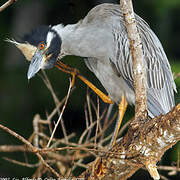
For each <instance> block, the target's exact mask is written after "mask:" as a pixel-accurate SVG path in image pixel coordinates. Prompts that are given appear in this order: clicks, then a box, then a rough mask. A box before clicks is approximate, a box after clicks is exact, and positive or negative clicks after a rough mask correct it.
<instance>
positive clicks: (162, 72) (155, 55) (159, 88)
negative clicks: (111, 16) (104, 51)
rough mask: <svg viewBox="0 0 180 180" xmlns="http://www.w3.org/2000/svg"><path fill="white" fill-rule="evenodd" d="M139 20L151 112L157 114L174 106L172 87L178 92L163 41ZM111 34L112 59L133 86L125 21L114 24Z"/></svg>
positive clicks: (148, 102) (153, 114) (137, 17)
mask: <svg viewBox="0 0 180 180" xmlns="http://www.w3.org/2000/svg"><path fill="white" fill-rule="evenodd" d="M136 21H137V27H138V31H139V33H140V37H141V41H142V46H143V55H144V60H145V68H146V75H147V104H148V111H149V115H150V116H152V117H154V116H157V115H159V114H161V113H162V114H165V113H167V112H169V111H170V109H171V108H172V107H173V106H174V105H175V103H174V91H173V89H174V90H175V91H176V85H175V83H174V80H173V76H172V72H171V68H170V65H169V62H168V59H167V57H166V54H165V52H164V50H163V47H162V45H161V43H160V41H159V40H158V38H157V37H156V35H155V34H154V33H153V31H152V30H151V29H150V28H149V26H148V25H147V24H146V23H145V22H144V21H143V20H142V19H141V18H140V17H139V16H137V15H136ZM112 33H113V36H114V57H115V58H114V59H112V61H113V62H114V64H115V65H116V68H117V70H118V72H119V73H120V74H121V76H122V77H123V78H124V79H125V80H126V82H127V83H128V84H129V86H131V87H133V84H134V83H133V82H134V78H133V68H132V64H133V62H132V56H131V54H130V46H129V40H128V37H127V32H126V27H125V24H123V23H122V22H121V23H119V25H118V26H117V24H114V27H113V32H112Z"/></svg>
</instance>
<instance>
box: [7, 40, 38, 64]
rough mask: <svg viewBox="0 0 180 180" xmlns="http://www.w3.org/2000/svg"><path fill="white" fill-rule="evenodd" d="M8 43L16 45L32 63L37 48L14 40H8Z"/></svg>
mask: <svg viewBox="0 0 180 180" xmlns="http://www.w3.org/2000/svg"><path fill="white" fill-rule="evenodd" d="M6 41H7V42H10V43H12V44H14V45H15V46H16V47H17V48H18V49H19V50H20V51H21V52H22V53H23V54H24V56H25V58H26V59H27V60H28V61H31V59H32V57H33V55H34V54H35V52H36V50H37V48H36V47H35V46H33V45H31V44H29V43H19V42H17V41H15V40H14V39H6Z"/></svg>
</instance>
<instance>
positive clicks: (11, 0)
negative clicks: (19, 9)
mask: <svg viewBox="0 0 180 180" xmlns="http://www.w3.org/2000/svg"><path fill="white" fill-rule="evenodd" d="M16 1H18V0H9V1H7V2H6V3H4V4H3V5H2V6H1V7H0V12H1V11H3V10H4V9H6V8H7V7H8V6H10V5H12V4H13V3H15V2H16Z"/></svg>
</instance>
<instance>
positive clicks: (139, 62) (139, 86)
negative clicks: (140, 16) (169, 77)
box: [120, 0, 147, 125]
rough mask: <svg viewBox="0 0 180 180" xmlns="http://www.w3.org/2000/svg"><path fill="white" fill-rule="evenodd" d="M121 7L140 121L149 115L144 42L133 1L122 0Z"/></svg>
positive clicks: (137, 118)
mask: <svg viewBox="0 0 180 180" xmlns="http://www.w3.org/2000/svg"><path fill="white" fill-rule="evenodd" d="M120 7H121V10H122V12H123V15H124V20H125V23H126V28H127V33H128V38H129V42H130V49H131V54H132V57H133V71H134V89H135V97H136V100H135V122H138V120H139V119H146V116H147V111H146V110H147V105H146V75H145V70H144V59H143V51H142V43H141V39H140V36H139V33H138V30H137V27H136V20H135V16H134V12H133V5H132V1H131V0H120ZM135 124H136V123H135ZM136 125H138V124H136Z"/></svg>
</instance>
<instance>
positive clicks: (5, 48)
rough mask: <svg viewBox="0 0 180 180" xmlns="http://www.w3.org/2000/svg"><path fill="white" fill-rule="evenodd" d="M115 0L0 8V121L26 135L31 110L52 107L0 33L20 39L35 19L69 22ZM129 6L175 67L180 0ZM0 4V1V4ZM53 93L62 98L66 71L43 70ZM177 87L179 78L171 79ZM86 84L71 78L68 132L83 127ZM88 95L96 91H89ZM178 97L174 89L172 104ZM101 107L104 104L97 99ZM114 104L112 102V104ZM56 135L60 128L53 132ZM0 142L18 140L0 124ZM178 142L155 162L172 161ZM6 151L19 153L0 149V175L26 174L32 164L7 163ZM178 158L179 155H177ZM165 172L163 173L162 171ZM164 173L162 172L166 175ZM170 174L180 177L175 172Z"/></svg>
mask: <svg viewBox="0 0 180 180" xmlns="http://www.w3.org/2000/svg"><path fill="white" fill-rule="evenodd" d="M0 2H1V3H2V4H3V3H5V2H6V1H5V0H3V1H0ZM104 2H111V3H119V1H118V0H86V1H85V0H60V1H58V0H19V1H17V2H16V3H15V4H13V5H12V6H10V7H8V8H7V9H5V10H4V11H3V12H1V13H0V53H1V56H0V121H1V123H2V124H3V125H5V126H7V127H9V128H10V129H12V130H14V131H16V132H17V133H19V134H21V135H22V136H24V137H25V138H28V137H29V136H30V135H31V133H32V120H33V117H34V116H35V114H40V116H41V117H42V118H45V117H46V113H50V112H51V111H52V110H53V109H54V107H55V106H54V102H53V99H52V96H51V94H50V92H49V90H48V89H47V88H46V86H45V84H44V83H43V81H42V79H41V77H40V76H36V77H34V78H33V79H32V80H30V81H29V82H28V80H27V75H26V74H27V70H28V62H27V61H25V58H24V56H23V55H22V54H21V53H20V51H19V50H18V49H17V48H15V47H14V46H13V45H11V44H9V43H7V42H5V41H4V40H5V39H6V38H14V39H16V40H17V41H18V40H20V39H21V38H22V37H23V36H24V35H25V34H27V33H29V32H31V30H32V29H34V28H35V27H38V26H40V25H55V24H59V23H62V24H64V25H66V24H72V23H76V22H77V21H78V20H80V19H82V18H83V17H84V16H85V15H86V14H87V12H88V11H89V10H90V9H91V8H93V7H94V6H96V5H97V4H100V3H104ZM133 3H134V10H135V12H136V13H137V14H138V15H140V16H141V17H142V18H143V19H144V20H145V21H147V22H148V24H149V25H150V26H151V28H152V29H153V31H154V32H155V33H156V34H157V36H158V37H159V39H160V41H161V42H162V45H163V47H164V49H165V52H166V54H167V56H168V59H169V61H170V64H171V67H172V71H173V72H174V73H178V72H180V50H179V49H180V47H179V41H180V1H179V0H171V1H169V0H158V1H157V0H151V1H147V0H136V1H133ZM2 4H1V5H2ZM63 62H65V63H66V64H69V65H71V66H73V67H76V68H78V69H79V70H80V71H81V72H82V74H83V75H84V76H85V77H87V78H88V79H89V80H90V81H91V82H93V83H94V84H96V85H97V86H98V87H99V88H100V89H101V90H103V87H102V86H101V85H100V83H99V82H98V81H97V79H96V78H95V76H94V75H93V74H92V73H91V72H90V71H89V70H88V69H87V67H86V66H85V65H84V62H83V59H82V58H79V57H72V56H68V57H65V58H64V59H63ZM46 72H47V74H48V77H49V79H50V81H51V83H52V86H53V87H54V90H55V93H56V94H57V95H58V98H59V99H62V98H63V97H64V96H65V95H66V94H67V90H68V87H69V77H70V76H69V75H67V74H65V73H63V72H60V71H58V70H57V69H56V68H53V69H51V70H47V71H46ZM176 84H177V89H178V90H180V78H179V79H176ZM86 93H87V87H86V86H85V85H84V84H83V83H82V82H80V81H79V80H76V88H75V90H74V91H73V93H72V94H71V96H70V99H69V102H68V105H67V108H66V110H65V113H64V116H63V118H64V121H65V125H66V129H67V132H68V133H71V132H78V131H79V130H80V129H81V130H82V131H83V129H84V128H85V120H84V119H85V118H84V105H85V100H86ZM90 95H91V96H92V98H95V99H96V95H94V93H91V92H90ZM178 102H180V98H179V94H176V104H177V103H178ZM101 104H102V107H105V106H106V105H104V104H103V103H102V102H101ZM114 108H115V110H116V109H117V107H114ZM131 116H133V109H132V107H130V108H128V111H127V113H126V118H125V119H129V117H131ZM56 136H57V137H61V136H62V132H61V129H59V130H58V132H57V133H56ZM0 137H1V138H0V145H4V144H18V143H19V142H18V141H17V140H15V139H14V138H13V137H11V136H10V135H9V134H7V133H4V132H3V131H1V130H0ZM179 153H180V144H177V145H176V146H174V147H173V148H172V149H171V150H169V151H168V152H166V154H165V155H164V157H163V159H162V160H161V162H160V164H163V165H172V164H173V165H176V162H177V159H178V154H179ZM3 156H8V157H11V158H15V157H16V158H17V159H18V156H19V160H21V161H23V159H22V155H21V156H20V155H19V153H13V154H4V153H1V154H0V177H4V176H11V177H23V176H26V177H27V176H31V174H32V173H33V169H29V168H25V167H21V166H17V165H13V164H11V163H8V162H6V161H5V160H3V159H2V158H1V157H3ZM179 158H180V155H179ZM165 175H167V173H166V174H165ZM140 177H141V178H142V179H151V178H150V177H149V175H148V173H146V172H145V171H138V172H137V173H136V174H135V175H134V176H133V177H132V179H136V178H140ZM167 177H168V176H167ZM169 178H170V179H180V175H178V174H177V175H176V176H174V177H173V176H171V177H169Z"/></svg>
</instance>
